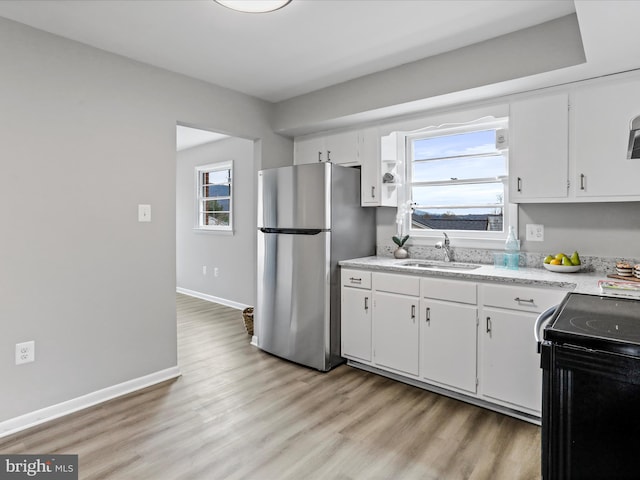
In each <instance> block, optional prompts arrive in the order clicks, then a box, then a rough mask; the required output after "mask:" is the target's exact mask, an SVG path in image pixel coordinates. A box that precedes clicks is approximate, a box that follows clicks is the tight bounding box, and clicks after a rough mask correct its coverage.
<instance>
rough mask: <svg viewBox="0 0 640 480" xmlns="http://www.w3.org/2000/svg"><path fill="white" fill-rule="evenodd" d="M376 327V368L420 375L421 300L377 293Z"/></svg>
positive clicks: (374, 347) (374, 341) (374, 338)
mask: <svg viewBox="0 0 640 480" xmlns="http://www.w3.org/2000/svg"><path fill="white" fill-rule="evenodd" d="M373 325H374V327H373V329H374V330H373V332H374V333H373V352H374V353H373V360H374V362H375V363H376V365H380V366H383V367H387V368H392V369H393V370H398V371H400V372H404V373H409V374H411V375H418V367H419V357H418V351H419V350H418V348H419V335H418V298H417V297H408V296H406V295H398V294H396V293H387V292H375V310H374V312H373Z"/></svg>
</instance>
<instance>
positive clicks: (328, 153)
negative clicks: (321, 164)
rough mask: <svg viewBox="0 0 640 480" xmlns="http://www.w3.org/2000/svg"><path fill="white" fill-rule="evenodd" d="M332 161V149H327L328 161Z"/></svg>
mask: <svg viewBox="0 0 640 480" xmlns="http://www.w3.org/2000/svg"><path fill="white" fill-rule="evenodd" d="M330 161H331V150H327V162H330Z"/></svg>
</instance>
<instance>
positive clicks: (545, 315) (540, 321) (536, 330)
mask: <svg viewBox="0 0 640 480" xmlns="http://www.w3.org/2000/svg"><path fill="white" fill-rule="evenodd" d="M557 308H558V305H554V306H553V307H549V308H547V309H546V310H545V311H544V312H542V313H541V314H540V315H538V318H536V323H535V325H534V326H533V335H534V337H535V339H536V343H537V344H538V353H539V352H540V342H541V341H542V333H541V330H542V329H543V328H544V327H545V325H546V324H547V323H548V322H549V320H550V319H551V317H552V316H553V314H554V313H556V309H557Z"/></svg>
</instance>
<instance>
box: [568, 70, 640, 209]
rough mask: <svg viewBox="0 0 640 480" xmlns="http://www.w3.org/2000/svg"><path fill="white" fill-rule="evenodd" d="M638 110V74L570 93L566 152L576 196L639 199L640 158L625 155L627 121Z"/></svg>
mask: <svg viewBox="0 0 640 480" xmlns="http://www.w3.org/2000/svg"><path fill="white" fill-rule="evenodd" d="M639 115H640V79H638V78H637V77H636V78H631V79H625V80H616V81H614V82H607V83H606V84H601V85H592V86H588V87H584V88H580V89H577V90H576V91H575V92H574V93H573V94H572V95H571V127H572V128H571V152H572V159H573V161H574V162H575V166H576V168H575V172H574V175H573V185H574V191H575V195H576V197H577V198H585V197H589V198H590V199H591V201H598V199H602V200H606V199H604V198H602V197H623V198H620V199H619V200H638V199H640V186H638V179H640V159H632V160H628V159H627V149H628V145H629V132H630V123H631V121H632V120H633V119H634V118H635V117H637V116H639ZM624 197H628V198H624ZM614 199H615V198H614Z"/></svg>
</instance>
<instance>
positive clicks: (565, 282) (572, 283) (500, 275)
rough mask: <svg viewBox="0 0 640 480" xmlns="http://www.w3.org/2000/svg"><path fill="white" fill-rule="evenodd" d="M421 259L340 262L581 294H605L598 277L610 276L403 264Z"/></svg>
mask: <svg viewBox="0 0 640 480" xmlns="http://www.w3.org/2000/svg"><path fill="white" fill-rule="evenodd" d="M420 261H421V260H418V259H405V260H397V259H395V258H389V257H362V258H354V259H352V260H343V261H341V262H339V264H340V266H341V267H344V268H356V269H363V270H372V271H379V272H395V273H404V274H410V275H414V274H415V275H420V276H424V277H446V278H452V279H456V278H457V279H460V280H474V281H478V282H499V283H507V284H509V283H511V284H519V285H530V286H539V287H558V288H561V289H565V290H570V291H574V292H578V293H587V294H591V295H602V293H601V292H600V289H599V288H598V280H604V279H606V278H607V277H606V274H605V273H603V272H588V273H587V272H585V273H580V272H578V273H555V272H549V271H547V270H544V269H542V268H520V269H519V270H507V269H505V268H496V267H494V266H493V265H482V266H481V267H480V268H477V269H475V270H462V271H460V270H457V271H456V270H431V269H425V268H420V267H411V266H407V265H403V264H405V263H407V262H420ZM452 263H455V262H452Z"/></svg>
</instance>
